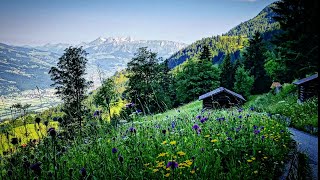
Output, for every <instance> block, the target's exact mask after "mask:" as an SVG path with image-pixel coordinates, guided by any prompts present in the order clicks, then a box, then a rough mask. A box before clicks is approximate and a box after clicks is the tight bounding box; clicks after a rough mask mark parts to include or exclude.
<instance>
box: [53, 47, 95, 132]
mask: <svg viewBox="0 0 320 180" xmlns="http://www.w3.org/2000/svg"><path fill="white" fill-rule="evenodd" d="M86 55H87V53H86V52H85V50H83V49H82V47H80V48H76V47H69V48H66V49H65V53H64V54H63V55H62V56H61V57H60V58H59V61H58V63H57V67H51V69H50V71H49V74H50V76H51V80H52V81H53V82H54V83H53V84H52V85H51V86H55V89H56V90H57V91H56V94H57V95H58V96H59V97H60V98H61V99H62V100H63V111H64V112H65V114H66V116H65V117H64V118H63V119H64V121H63V122H62V123H61V124H62V125H70V124H71V123H75V122H78V123H79V125H80V127H81V123H82V115H83V112H84V109H83V106H82V101H83V100H84V99H85V97H86V96H85V93H86V90H87V88H88V87H89V85H90V84H91V82H88V81H86V79H85V77H84V75H85V74H86V72H85V70H86V64H87V61H88V60H87V59H86Z"/></svg>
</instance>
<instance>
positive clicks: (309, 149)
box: [289, 128, 318, 179]
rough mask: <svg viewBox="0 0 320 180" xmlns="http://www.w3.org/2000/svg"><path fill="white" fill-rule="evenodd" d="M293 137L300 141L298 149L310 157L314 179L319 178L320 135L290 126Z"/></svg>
mask: <svg viewBox="0 0 320 180" xmlns="http://www.w3.org/2000/svg"><path fill="white" fill-rule="evenodd" d="M289 130H290V132H291V133H292V138H293V139H294V140H295V141H296V142H297V143H298V150H299V151H301V152H304V153H305V154H306V155H307V156H308V157H309V164H310V167H311V169H312V174H313V179H318V137H316V136H313V135H310V134H308V133H305V132H302V131H299V130H297V129H294V128H289Z"/></svg>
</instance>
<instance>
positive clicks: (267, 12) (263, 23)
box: [225, 3, 280, 39]
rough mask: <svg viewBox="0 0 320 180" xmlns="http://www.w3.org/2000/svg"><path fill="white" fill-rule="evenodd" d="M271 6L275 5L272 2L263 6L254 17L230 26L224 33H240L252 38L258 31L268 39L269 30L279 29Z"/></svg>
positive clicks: (230, 34) (231, 34) (234, 34)
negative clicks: (232, 26)
mask: <svg viewBox="0 0 320 180" xmlns="http://www.w3.org/2000/svg"><path fill="white" fill-rule="evenodd" d="M272 7H275V4H274V3H272V4H270V5H268V6H267V7H265V8H264V9H263V10H262V11H261V12H260V13H259V14H258V15H257V16H256V17H254V18H252V19H250V20H248V21H245V22H243V23H241V24H239V25H238V26H236V27H234V28H232V29H231V30H230V31H228V32H227V33H226V34H225V35H228V36H238V35H241V36H246V37H248V38H252V37H253V36H254V34H255V32H260V33H261V34H263V35H264V34H265V36H264V38H265V39H269V37H268V36H269V35H270V32H272V33H274V32H276V31H277V30H278V29H280V25H279V23H278V22H276V21H275V20H274V19H273V17H274V16H275V13H274V12H273V11H272Z"/></svg>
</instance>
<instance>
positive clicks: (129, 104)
mask: <svg viewBox="0 0 320 180" xmlns="http://www.w3.org/2000/svg"><path fill="white" fill-rule="evenodd" d="M134 105H135V104H134V103H128V104H126V108H133V107H134Z"/></svg>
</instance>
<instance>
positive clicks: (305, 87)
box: [293, 74, 319, 102]
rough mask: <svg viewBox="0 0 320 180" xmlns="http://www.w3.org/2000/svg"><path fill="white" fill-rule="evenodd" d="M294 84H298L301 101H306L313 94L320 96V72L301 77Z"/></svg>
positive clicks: (299, 99)
mask: <svg viewBox="0 0 320 180" xmlns="http://www.w3.org/2000/svg"><path fill="white" fill-rule="evenodd" d="M293 84H295V85H297V86H298V101H300V102H304V101H306V100H307V99H309V98H311V97H313V96H318V89H319V84H318V74H314V75H312V76H309V77H307V78H303V79H300V80H298V81H296V82H294V83H293Z"/></svg>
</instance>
